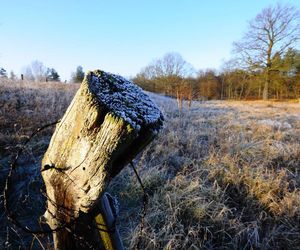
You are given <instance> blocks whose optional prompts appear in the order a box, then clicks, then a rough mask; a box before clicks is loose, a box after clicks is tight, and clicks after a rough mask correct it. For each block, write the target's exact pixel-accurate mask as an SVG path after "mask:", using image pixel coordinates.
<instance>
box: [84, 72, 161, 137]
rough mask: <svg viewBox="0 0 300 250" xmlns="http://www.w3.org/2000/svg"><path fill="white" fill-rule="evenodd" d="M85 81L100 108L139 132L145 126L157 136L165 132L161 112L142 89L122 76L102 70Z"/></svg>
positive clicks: (88, 76) (90, 74)
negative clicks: (121, 119)
mask: <svg viewBox="0 0 300 250" xmlns="http://www.w3.org/2000/svg"><path fill="white" fill-rule="evenodd" d="M85 80H86V81H87V84H88V86H89V89H90V90H91V92H92V93H93V94H94V95H96V96H97V99H98V101H99V102H100V104H101V105H103V106H105V107H106V108H108V110H109V111H111V112H112V113H113V114H115V115H116V116H118V117H121V118H123V119H124V120H125V121H126V122H128V123H129V124H130V125H131V126H132V127H133V128H134V129H135V130H136V131H139V130H140V128H141V127H145V126H146V127H149V128H151V129H153V132H157V131H158V130H159V129H160V128H161V126H162V122H163V115H162V113H161V111H160V110H159V109H158V107H157V106H156V105H155V104H154V103H153V102H152V101H151V100H150V98H149V97H148V96H147V95H146V94H145V93H143V91H142V89H141V88H140V87H138V86H136V85H135V84H133V83H132V82H130V81H128V80H126V79H125V78H123V77H121V76H118V75H114V74H110V73H106V72H104V71H100V70H96V71H93V72H89V73H88V74H87V75H86V78H85ZM153 125H155V127H153Z"/></svg>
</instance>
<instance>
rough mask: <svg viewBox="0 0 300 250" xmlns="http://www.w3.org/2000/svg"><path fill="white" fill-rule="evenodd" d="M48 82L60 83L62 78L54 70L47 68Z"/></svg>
mask: <svg viewBox="0 0 300 250" xmlns="http://www.w3.org/2000/svg"><path fill="white" fill-rule="evenodd" d="M47 81H51V82H60V76H59V74H58V73H57V71H56V70H55V69H54V68H51V69H50V68H47Z"/></svg>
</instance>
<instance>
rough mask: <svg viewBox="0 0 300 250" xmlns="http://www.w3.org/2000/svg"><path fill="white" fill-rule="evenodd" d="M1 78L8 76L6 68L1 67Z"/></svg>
mask: <svg viewBox="0 0 300 250" xmlns="http://www.w3.org/2000/svg"><path fill="white" fill-rule="evenodd" d="M0 78H7V73H6V70H5V69H4V68H0Z"/></svg>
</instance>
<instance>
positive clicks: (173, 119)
mask: <svg viewBox="0 0 300 250" xmlns="http://www.w3.org/2000/svg"><path fill="white" fill-rule="evenodd" d="M10 84H11V85H10V86H8V84H7V83H5V84H4V83H0V105H1V113H0V116H1V120H0V121H1V122H0V139H1V143H0V145H1V149H0V154H1V159H4V160H2V162H5V164H6V162H7V155H8V151H7V149H9V148H11V147H12V146H14V145H15V143H16V142H17V143H19V142H21V141H22V136H27V135H28V133H29V132H30V131H32V130H33V128H36V127H38V126H39V125H41V124H44V123H47V122H50V121H53V120H55V119H57V118H59V117H60V116H61V115H62V114H63V112H64V110H65V109H66V107H67V105H68V103H69V102H70V100H71V98H72V96H73V95H74V91H75V90H76V86H75V87H74V86H69V85H63V84H60V85H50V84H48V85H47V86H45V85H36V86H35V87H33V86H32V85H31V84H30V85H29V87H28V86H27V87H23V86H22V84H20V83H17V84H15V85H13V83H10ZM8 97H10V98H8ZM153 99H154V100H155V101H156V102H157V103H158V105H159V106H160V107H161V108H162V110H163V111H164V114H165V117H166V123H165V128H164V131H162V133H160V135H159V136H158V138H157V139H156V140H155V141H154V142H153V143H152V144H151V145H150V146H149V147H148V148H147V149H146V150H145V151H144V152H143V153H142V154H141V155H140V156H139V157H138V158H137V159H136V161H135V164H136V165H137V168H138V171H139V172H140V174H141V178H142V179H143V181H144V183H145V186H146V187H147V189H148V190H149V192H150V203H149V208H148V212H147V216H146V224H145V227H144V231H143V236H142V242H141V243H142V246H143V248H145V249H199V248H201V249H286V248H290V249H300V247H299V246H300V177H299V166H300V145H299V142H300V104H299V103H297V102H295V103H277V102H225V101H210V102H202V103H200V102H199V103H194V104H193V106H192V108H191V109H190V110H187V109H184V110H183V111H182V112H181V113H179V112H178V110H177V109H176V102H175V101H174V100H172V99H169V98H165V97H160V96H157V95H153ZM18 103H19V104H18ZM14 124H17V126H15V125H14ZM50 134H51V131H46V132H45V133H44V134H42V135H40V136H39V137H38V138H37V139H36V140H35V141H34V142H33V145H32V148H31V151H32V153H35V154H36V155H37V156H36V157H35V158H36V164H35V165H34V166H35V170H36V171H38V168H39V159H40V158H39V157H40V156H41V155H42V152H43V150H44V149H45V147H46V145H47V143H48V141H49V136H50ZM39 143H41V145H40V144H39ZM4 149H5V150H4ZM29 151H30V150H29ZM3 157H4V158H3ZM29 159H30V158H28V157H27V158H24V164H25V165H26V164H27V165H30V164H31V163H30V160H29ZM5 164H4V165H5ZM31 178H32V176H31ZM38 178H39V175H38V174H37V175H36V177H35V179H34V180H35V181H36V179H37V180H39V179H38ZM25 180H27V181H28V179H26V178H25ZM1 181H3V178H1ZM32 181H33V180H32ZM32 181H31V182H30V181H29V184H30V183H32ZM29 184H28V182H27V183H25V184H23V186H29ZM38 185H41V183H38ZM38 185H37V186H38ZM33 189H34V188H33ZM109 189H110V192H111V193H113V194H115V195H116V196H118V197H119V200H120V203H121V207H120V208H121V212H120V227H121V234H122V237H123V240H124V243H125V245H126V246H127V247H128V248H129V249H130V248H133V247H134V246H135V244H136V243H137V241H138V235H139V225H138V223H139V217H138V215H139V211H140V206H141V204H142V201H141V200H142V192H141V189H140V187H139V185H138V182H137V180H136V178H135V176H134V175H133V173H132V171H131V169H130V168H129V167H127V168H125V169H124V170H123V171H122V172H121V173H120V175H119V176H117V177H116V178H115V180H114V181H113V182H112V183H111V184H110V187H109ZM37 191H38V188H35V189H34V190H33V191H30V192H29V193H28V194H30V195H33V194H34V192H37ZM29 204H30V203H29ZM40 207H41V208H43V207H42V206H40ZM41 208H40V210H41ZM2 216H3V215H2ZM2 225H3V223H2ZM6 229H7V228H6V224H5V225H4V226H2V227H1V229H0V230H1V232H0V239H3V241H5V239H6V237H7V230H6ZM11 234H13V233H12V232H11ZM16 242H17V243H15V244H20V245H22V244H23V245H26V242H25V243H24V242H23V243H22V244H21V243H20V242H21V240H16ZM0 243H1V242H0Z"/></svg>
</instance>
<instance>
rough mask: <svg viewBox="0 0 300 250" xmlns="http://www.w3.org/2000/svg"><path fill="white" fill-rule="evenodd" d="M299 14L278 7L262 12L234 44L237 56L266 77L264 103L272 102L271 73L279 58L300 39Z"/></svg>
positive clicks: (289, 7)
mask: <svg viewBox="0 0 300 250" xmlns="http://www.w3.org/2000/svg"><path fill="white" fill-rule="evenodd" d="M299 20H300V15H299V11H298V10H297V9H296V8H295V7H293V6H289V5H281V4H277V5H276V6H270V7H268V8H265V9H263V10H262V12H261V13H259V14H258V15H257V16H256V17H255V18H254V19H253V20H251V21H250V22H249V27H248V31H247V32H246V33H245V35H244V37H243V38H242V40H241V41H240V42H236V43H234V47H235V52H237V53H239V55H240V56H241V57H240V59H241V61H242V62H243V63H245V65H247V66H248V68H250V69H251V70H256V71H261V72H263V73H264V76H265V77H264V78H265V80H264V88H263V99H264V100H266V99H268V95H269V87H270V83H271V72H272V71H274V70H276V67H275V65H274V64H273V59H274V57H275V56H278V55H279V56H280V55H282V54H283V53H285V52H286V51H287V50H288V49H289V48H291V47H292V46H293V45H295V43H296V42H297V41H298V40H299V38H300V22H299Z"/></svg>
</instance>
